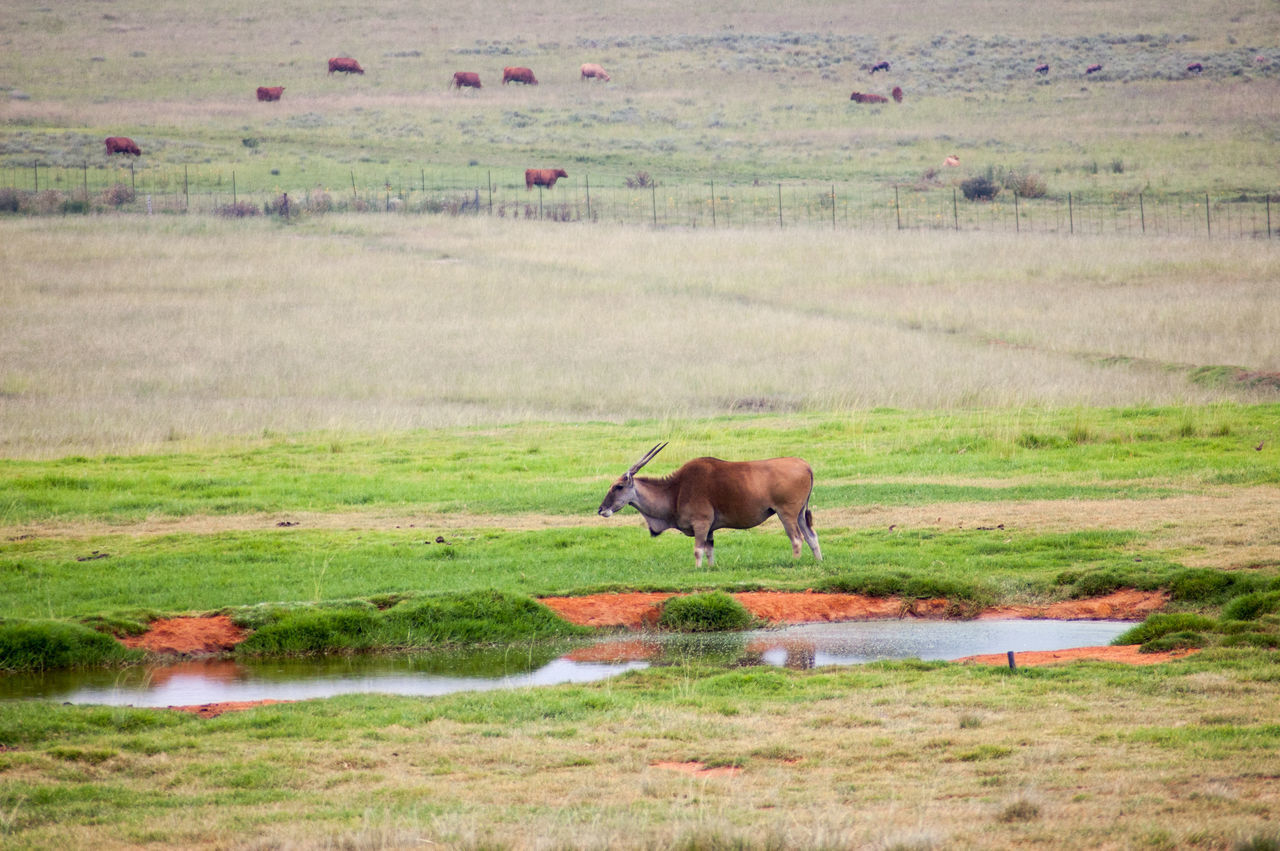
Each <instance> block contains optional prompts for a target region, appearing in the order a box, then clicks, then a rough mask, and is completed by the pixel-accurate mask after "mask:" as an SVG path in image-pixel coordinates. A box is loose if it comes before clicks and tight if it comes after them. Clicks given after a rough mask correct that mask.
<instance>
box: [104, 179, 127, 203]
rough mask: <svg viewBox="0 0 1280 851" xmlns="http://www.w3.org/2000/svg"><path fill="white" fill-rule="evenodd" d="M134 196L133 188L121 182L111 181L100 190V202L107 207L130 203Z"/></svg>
mask: <svg viewBox="0 0 1280 851" xmlns="http://www.w3.org/2000/svg"><path fill="white" fill-rule="evenodd" d="M134 197H135V196H134V194H133V190H132V189H131V188H130V187H128V186H125V185H124V184H123V183H113V184H111V185H110V186H108V187H107V188H106V189H104V190H102V203H104V204H106V205H107V206H109V207H122V206H124V205H125V204H132V203H133V200H134Z"/></svg>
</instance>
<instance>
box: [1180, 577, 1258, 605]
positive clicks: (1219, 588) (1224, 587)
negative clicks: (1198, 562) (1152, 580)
mask: <svg viewBox="0 0 1280 851" xmlns="http://www.w3.org/2000/svg"><path fill="white" fill-rule="evenodd" d="M1249 586H1252V581H1251V580H1250V579H1249V578H1248V577H1245V576H1241V575H1240V574H1235V573H1227V572H1226V571H1222V570H1212V569H1210V568H1191V569H1188V570H1184V571H1181V572H1180V573H1177V574H1176V575H1174V577H1173V579H1171V580H1170V581H1169V596H1170V597H1171V598H1172V599H1174V600H1180V601H1184V602H1188V603H1220V602H1223V601H1226V600H1229V599H1231V598H1232V597H1235V596H1237V595H1239V594H1241V593H1243V592H1247V591H1251V590H1253V589H1252V587H1249Z"/></svg>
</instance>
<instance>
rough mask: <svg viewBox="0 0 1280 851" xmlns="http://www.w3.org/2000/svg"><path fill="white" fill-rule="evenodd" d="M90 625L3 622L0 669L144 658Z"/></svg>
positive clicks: (81, 665)
mask: <svg viewBox="0 0 1280 851" xmlns="http://www.w3.org/2000/svg"><path fill="white" fill-rule="evenodd" d="M142 656H143V653H142V651H140V650H130V649H128V648H127V647H125V646H124V645H122V644H120V643H119V642H117V641H116V640H115V639H113V638H111V636H109V635H103V634H102V633H100V632H95V631H94V630H92V629H90V628H89V627H87V626H82V625H80V624H74V623H61V622H58V621H3V622H0V670H3V671H46V670H51V669H55V668H87V667H94V666H100V665H119V664H124V663H127V662H135V661H138V660H140V659H141V658H142Z"/></svg>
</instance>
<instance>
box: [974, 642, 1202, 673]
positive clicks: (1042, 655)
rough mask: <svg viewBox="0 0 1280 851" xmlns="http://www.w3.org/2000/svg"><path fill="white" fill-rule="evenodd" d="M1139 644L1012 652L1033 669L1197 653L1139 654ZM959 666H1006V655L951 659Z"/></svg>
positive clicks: (1016, 661) (1141, 661) (1146, 660)
mask: <svg viewBox="0 0 1280 851" xmlns="http://www.w3.org/2000/svg"><path fill="white" fill-rule="evenodd" d="M1140 647H1141V645H1138V644H1125V645H1121V646H1119V647H1072V648H1071V649H1069V650H1028V651H1027V652H1025V653H1015V654H1014V657H1013V661H1014V664H1015V665H1017V666H1018V667H1020V668H1021V667H1027V668H1033V667H1036V666H1038V665H1056V664H1060V663H1062V662H1074V661H1076V660H1078V659H1093V660H1097V661H1099V662H1121V663H1123V664H1125V665H1156V664H1159V663H1160V662H1168V661H1169V660H1170V659H1181V658H1183V657H1184V656H1190V655H1191V654H1192V653H1196V652H1198V651H1196V650H1178V651H1173V652H1166V653H1142V652H1140V651H1139V648H1140ZM954 661H956V662H959V663H960V664H962V665H1008V664H1009V657H1008V654H1005V653H989V654H984V655H982V656H966V657H964V658H963V659H956V660H954Z"/></svg>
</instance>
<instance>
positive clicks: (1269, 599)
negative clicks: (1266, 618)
mask: <svg viewBox="0 0 1280 851" xmlns="http://www.w3.org/2000/svg"><path fill="white" fill-rule="evenodd" d="M1272 612H1280V591H1267V592H1259V593H1254V594H1241V595H1240V596H1239V597H1236V598H1235V599H1234V600H1232V601H1231V602H1229V603H1227V604H1226V605H1225V606H1223V607H1222V618H1223V620H1233V621H1252V620H1257V619H1258V618H1260V617H1261V616H1263V615H1269V614H1271V613H1272Z"/></svg>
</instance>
